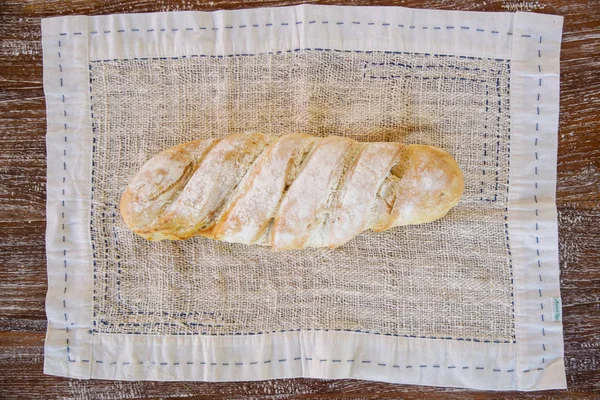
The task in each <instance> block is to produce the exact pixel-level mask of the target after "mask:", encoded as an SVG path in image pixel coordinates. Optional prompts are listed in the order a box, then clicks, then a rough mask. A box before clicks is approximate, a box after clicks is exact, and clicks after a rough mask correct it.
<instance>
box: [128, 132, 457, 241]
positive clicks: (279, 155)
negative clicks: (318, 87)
mask: <svg viewBox="0 0 600 400" xmlns="http://www.w3.org/2000/svg"><path fill="white" fill-rule="evenodd" d="M463 186H464V183H463V176H462V173H461V171H460V169H459V168H458V165H457V164H456V162H455V161H454V159H453V158H452V157H451V156H450V155H449V154H448V153H446V152H444V151H442V150H440V149H438V148H435V147H429V146H420V145H408V146H407V145H403V144H400V143H360V142H357V141H355V140H352V139H348V138H343V137H337V136H330V137H327V138H316V137H314V136H310V135H304V134H289V135H285V136H281V137H278V138H276V137H271V136H267V135H263V134H260V133H248V134H235V135H230V136H227V137H225V138H223V139H221V140H201V141H195V142H189V143H184V144H182V145H179V146H176V147H173V148H170V149H168V150H165V151H163V152H162V153H160V154H158V155H156V156H154V157H153V158H152V159H150V160H149V161H148V162H147V163H146V164H145V165H144V166H143V167H142V169H141V170H140V171H139V172H138V173H137V174H136V175H135V176H134V177H133V179H132V180H131V182H130V183H129V186H128V187H127V189H126V190H125V193H124V194H123V197H122V198H121V214H122V216H123V219H124V220H125V223H126V224H127V225H128V226H129V227H130V228H131V229H132V230H133V231H134V232H136V233H137V234H139V235H141V236H143V237H145V238H147V239H149V240H161V239H171V240H178V239H187V238H190V237H192V236H205V237H209V238H214V239H218V240H224V241H227V242H235V243H244V244H260V245H270V246H272V247H273V248H274V249H277V250H283V249H302V248H306V247H337V246H340V245H343V244H344V243H346V242H347V241H349V240H351V239H352V238H353V237H354V236H356V235H358V234H360V233H361V232H363V231H365V230H367V229H372V230H375V231H382V230H386V229H390V228H393V227H395V226H400V225H410V224H420V223H424V222H430V221H433V220H436V219H438V218H441V217H443V216H444V215H446V213H447V212H448V211H449V210H450V209H451V208H452V207H454V206H455V205H456V204H457V203H458V201H459V199H460V197H461V195H462V192H463Z"/></svg>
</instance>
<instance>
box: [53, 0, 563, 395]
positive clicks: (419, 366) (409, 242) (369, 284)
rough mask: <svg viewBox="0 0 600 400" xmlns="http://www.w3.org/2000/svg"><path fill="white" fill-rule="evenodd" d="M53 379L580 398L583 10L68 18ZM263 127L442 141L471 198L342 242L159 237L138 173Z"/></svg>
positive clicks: (57, 68)
mask: <svg viewBox="0 0 600 400" xmlns="http://www.w3.org/2000/svg"><path fill="white" fill-rule="evenodd" d="M42 28H43V38H42V40H43V49H44V88H45V93H46V101H47V110H48V111H47V118H48V135H47V148H48V185H47V191H48V199H47V200H48V201H47V220H48V225H47V226H48V227H47V237H46V240H47V259H48V277H49V290H48V296H47V313H48V321H49V323H48V333H47V339H46V345H45V372H46V373H48V374H54V375H61V376H69V377H79V378H101V379H127V380H206V381H232V380H261V379H271V378H291V377H300V376H303V377H312V378H359V379H371V380H380V381H388V382H400V383H411V384H422V385H437V386H455V387H469V388H478V389H494V390H515V389H517V390H541V389H550V388H565V387H566V379H565V372H564V361H563V339H562V324H561V303H560V293H559V279H558V278H559V268H558V251H557V221H556V207H555V203H554V200H555V183H556V150H557V128H558V101H559V52H560V41H561V30H562V17H557V16H551V15H539V14H530V13H516V14H511V13H479V12H454V11H435V10H413V9H406V8H396V7H332V6H307V5H304V6H295V7H283V8H263V9H251V10H239V11H218V12H213V13H207V12H177V13H154V14H130V15H108V16H94V17H85V16H76V17H59V18H51V19H45V20H43V23H42ZM245 131H261V132H263V133H267V134H272V135H281V134H284V133H289V132H304V133H310V134H314V135H317V136H328V135H342V136H349V137H352V138H354V139H357V140H361V141H400V142H405V143H421V144H428V145H436V146H439V147H441V148H443V149H445V150H447V151H448V152H450V153H451V154H452V155H453V156H454V157H455V158H456V160H457V162H458V163H459V165H460V166H461V169H462V170H463V173H464V175H465V185H466V186H465V194H464V196H463V198H462V200H461V202H460V203H459V205H458V206H457V207H456V208H455V209H453V210H452V211H451V212H450V213H449V214H448V215H447V216H446V217H445V218H443V219H441V220H439V221H436V222H434V223H430V224H424V225H419V226H410V227H400V228H395V229H393V230H390V231H387V232H384V233H373V232H367V233H365V234H363V235H360V236H359V237H357V238H356V239H354V240H352V241H351V242H349V243H348V244H347V245H345V246H342V247H341V248H339V249H309V250H303V251H293V252H272V251H270V250H269V249H268V248H263V247H260V246H255V247H252V246H244V245H236V244H228V243H221V242H216V241H212V240H208V239H203V238H194V239H191V240H188V241H185V242H167V241H165V242H156V243H153V242H148V241H146V240H144V239H141V238H139V237H137V236H135V235H134V234H133V233H132V232H131V231H129V230H128V229H127V227H126V226H125V225H124V223H123V221H122V220H121V217H120V214H119V209H118V204H119V199H120V196H121V194H122V192H123V190H124V188H125V186H126V185H127V183H128V181H129V179H130V178H131V177H132V176H133V174H135V173H136V172H137V170H139V168H140V167H141V166H142V165H143V164H144V163H145V162H146V161H147V160H148V159H149V158H150V157H152V156H153V155H155V154H156V153H157V152H159V151H161V150H163V149H166V148H168V147H171V146H174V145H176V144H180V143H183V142H185V141H189V140H197V139H202V138H215V137H222V136H225V135H228V134H231V133H236V132H245Z"/></svg>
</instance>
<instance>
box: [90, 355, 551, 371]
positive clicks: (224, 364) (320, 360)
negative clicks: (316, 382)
mask: <svg viewBox="0 0 600 400" xmlns="http://www.w3.org/2000/svg"><path fill="white" fill-rule="evenodd" d="M301 360H302V357H294V358H293V361H301ZM304 360H305V361H314V362H318V363H327V362H331V363H335V364H336V365H341V364H343V363H344V361H342V360H341V359H332V360H329V359H326V358H317V359H314V358H312V357H305V358H304ZM81 361H82V362H90V360H81ZM273 361H274V360H264V361H250V362H247V361H246V362H244V361H235V362H231V361H229V362H216V361H212V362H208V361H199V362H198V361H186V362H180V361H176V362H171V363H169V362H157V361H138V362H137V363H132V362H130V361H122V362H120V364H121V365H144V364H149V365H152V366H167V365H174V366H177V365H204V366H211V367H219V366H220V367H229V366H244V365H265V364H271V365H273ZM277 361H278V362H280V363H282V362H287V361H292V360H288V359H286V358H283V359H279V360H277ZM354 361H355V360H352V359H351V360H345V363H354ZM95 362H96V363H97V364H107V365H117V364H119V362H118V361H110V362H108V361H107V362H104V361H103V360H95ZM360 363H361V364H367V365H368V364H372V365H373V366H377V367H390V368H401V365H399V364H389V363H380V362H377V363H376V362H374V361H373V360H360ZM415 367H417V368H443V367H442V366H441V365H439V364H434V365H427V364H420V365H417V366H414V365H405V366H404V368H406V369H413V368H415ZM456 368H458V367H457V366H456V365H449V366H447V367H446V369H456ZM460 369H462V370H468V369H471V367H469V366H463V367H461V368H460ZM472 369H473V370H476V371H483V370H486V369H488V370H491V371H492V372H503V370H501V369H499V368H486V367H480V366H476V367H474V368H472ZM532 370H537V371H542V370H544V368H534V369H526V370H523V372H530V371H532ZM415 371H416V370H415ZM504 372H508V373H510V372H515V370H514V369H507V370H505V371H504Z"/></svg>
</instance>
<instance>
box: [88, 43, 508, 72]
mask: <svg viewBox="0 0 600 400" xmlns="http://www.w3.org/2000/svg"><path fill="white" fill-rule="evenodd" d="M302 51H325V52H334V53H364V54H372V53H374V51H372V50H340V49H329V48H321V47H305V48H294V49H290V50H278V51H266V52H257V53H235V54H226V55H213V54H190V55H183V56H173V57H132V58H109V59H96V60H89V62H90V63H99V62H109V61H136V60H179V59H186V58H204V57H206V58H232V57H251V56H258V55H267V54H283V53H297V52H302ZM378 52H379V53H382V54H415V53H411V52H406V51H388V50H384V51H378ZM420 54H422V55H424V56H430V57H435V58H445V57H453V58H458V59H465V60H493V61H505V60H504V59H502V58H489V57H487V58H482V57H472V56H457V55H453V54H432V53H420ZM474 70H475V69H474Z"/></svg>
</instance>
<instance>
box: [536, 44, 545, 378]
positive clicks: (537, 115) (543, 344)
mask: <svg viewBox="0 0 600 400" xmlns="http://www.w3.org/2000/svg"><path fill="white" fill-rule="evenodd" d="M539 44H540V45H541V44H542V36H540V38H539ZM540 47H541V46H540ZM537 56H538V72H539V74H540V77H539V78H538V92H537V97H536V117H534V118H536V119H537V118H539V116H540V97H541V88H542V78H541V72H542V51H541V49H540V48H538V51H537ZM535 130H536V132H538V131H539V121H536V123H535ZM537 146H538V137H537V133H536V136H535V141H534V149H535V151H534V153H535V163H536V164H537V163H538V161H539V159H538V151H537ZM534 172H535V189H534V190H535V191H537V189H538V181H537V175H538V168H537V165H536V166H535V170H534ZM533 199H534V202H535V204H536V205H535V216H536V218H537V217H538V216H539V212H538V208H537V203H538V198H537V193H534V195H533ZM538 230H539V224H538V221H536V222H535V231H536V235H535V239H536V245H539V243H540V239H539V237H538V235H537V231H538ZM536 254H537V266H538V271H539V273H538V277H539V280H540V282H542V273H541V270H542V262H541V260H540V249H539V246H536ZM538 293H539V296H540V317H541V320H542V322H544V303H543V302H542V301H541V300H542V289H541V288H538ZM542 325H543V324H542ZM544 336H546V332H545V330H544V327H543V326H542V350H543V351H544V352H545V351H546V344H545V343H543V341H544ZM542 354H544V353H542ZM545 362H546V359H545V357H544V356H542V364H544V363H545ZM538 370H539V368H538Z"/></svg>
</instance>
